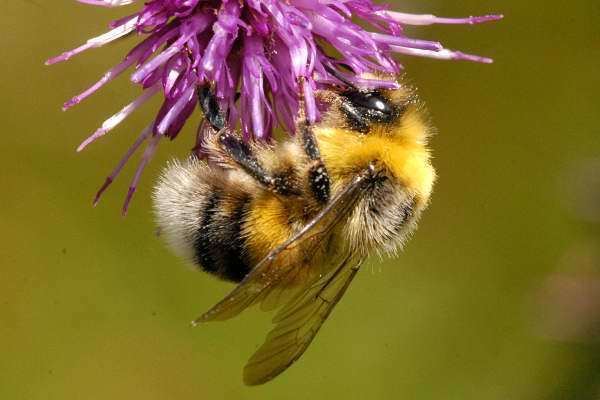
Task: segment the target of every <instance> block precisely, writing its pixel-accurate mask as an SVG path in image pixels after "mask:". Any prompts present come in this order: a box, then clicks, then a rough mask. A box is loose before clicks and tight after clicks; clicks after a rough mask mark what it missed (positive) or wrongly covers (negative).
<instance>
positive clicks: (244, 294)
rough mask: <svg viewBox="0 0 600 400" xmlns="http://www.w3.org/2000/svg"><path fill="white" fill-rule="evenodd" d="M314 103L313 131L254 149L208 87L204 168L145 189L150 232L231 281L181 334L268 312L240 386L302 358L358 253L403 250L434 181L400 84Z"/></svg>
mask: <svg viewBox="0 0 600 400" xmlns="http://www.w3.org/2000/svg"><path fill="white" fill-rule="evenodd" d="M378 79H381V78H380V77H378ZM386 79H388V80H393V81H395V80H396V79H395V78H392V77H389V78H386ZM316 96H317V100H318V101H319V102H320V103H321V104H324V105H326V108H327V109H326V111H325V112H324V114H323V115H322V118H321V120H320V121H319V122H317V123H316V124H309V123H307V122H306V121H305V120H303V119H302V118H299V121H298V123H297V133H296V134H295V136H294V137H291V138H290V139H288V140H285V141H281V142H279V143H277V144H265V143H255V142H253V143H248V142H246V141H244V140H243V139H242V137H241V136H240V134H239V133H237V132H235V131H234V130H233V129H231V128H230V127H228V126H226V124H225V118H224V115H223V113H222V112H221V110H219V107H218V104H217V101H216V99H215V97H214V96H213V95H212V94H211V91H210V90H209V89H207V88H204V89H201V90H199V97H200V105H201V108H202V110H203V112H204V115H205V119H206V121H208V123H210V124H211V125H212V128H213V129H212V134H210V135H208V137H207V138H206V139H205V149H206V152H207V158H206V159H198V158H196V157H192V158H190V159H188V160H187V161H185V162H183V163H182V162H178V161H174V162H171V163H170V164H169V165H168V166H167V167H166V168H165V170H164V172H163V173H162V176H161V178H160V180H159V183H158V184H157V186H156V188H155V191H154V196H153V197H154V208H155V213H156V217H157V221H158V225H159V227H160V229H161V232H162V233H163V235H164V236H165V237H166V240H167V241H168V242H169V244H170V245H171V246H172V248H173V249H174V250H175V251H176V253H178V254H179V255H180V256H182V257H184V258H186V259H187V260H190V261H192V262H193V263H194V264H196V265H197V266H198V267H199V268H200V269H201V270H203V271H206V272H208V273H210V274H213V275H215V276H217V277H219V278H221V279H223V280H226V281H230V282H234V283H236V284H237V286H236V287H235V288H234V289H233V291H231V292H230V293H229V294H228V295H227V296H226V297H225V298H224V299H223V300H221V301H220V302H219V303H217V304H216V305H215V306H214V307H212V308H211V309H210V310H208V311H207V312H206V313H204V314H203V315H202V316H200V317H199V318H198V319H196V320H195V321H194V324H199V323H204V322H207V321H214V320H226V319H229V318H232V317H234V316H236V315H238V314H239V313H240V312H242V311H243V310H245V309H246V308H248V307H250V306H253V305H256V304H260V306H261V308H262V309H263V310H267V311H268V310H275V309H277V312H276V314H275V316H274V318H273V323H274V327H273V328H272V330H271V331H270V332H269V334H268V335H267V337H266V340H265V342H264V344H263V345H262V346H261V347H260V348H259V349H258V350H257V351H256V353H255V354H254V355H253V356H252V357H251V358H250V360H249V361H248V363H247V365H246V366H245V368H244V382H245V383H246V384H248V385H257V384H262V383H265V382H267V381H269V380H271V379H273V378H274V377H276V376H277V375H279V374H280V373H282V372H283V371H284V370H286V369H287V368H288V367H289V366H290V365H291V364H292V363H294V362H295V361H296V360H298V359H299V358H300V357H301V356H302V354H303V353H304V351H305V350H306V348H307V347H308V346H309V344H310V343H311V342H312V340H313V339H314V337H315V335H316V334H317V332H318V331H319V329H320V328H321V325H322V324H323V323H324V321H325V320H326V319H327V317H328V316H329V314H330V313H331V311H332V310H333V308H334V307H335V305H336V304H337V303H338V301H339V300H340V299H341V297H342V296H343V295H344V293H345V291H346V289H347V288H348V286H349V285H350V283H351V281H352V280H353V279H354V277H355V276H356V274H357V272H358V271H359V268H360V265H361V263H362V262H363V260H364V259H365V258H366V257H367V256H368V255H369V254H372V253H379V254H382V255H383V254H388V253H396V252H397V250H399V249H400V248H401V247H402V245H403V243H404V242H405V241H406V239H407V238H408V237H409V236H410V234H411V232H413V230H414V229H415V227H416V222H417V220H418V219H419V216H420V215H421V212H422V211H423V210H424V209H425V208H426V206H427V204H428V202H429V198H430V195H431V191H432V187H433V183H434V181H435V171H434V168H433V167H432V165H431V162H430V158H431V155H430V151H429V150H428V147H427V140H428V137H429V135H430V133H431V131H432V129H431V127H430V125H429V124H428V122H427V117H426V115H425V112H424V109H423V107H422V104H421V102H420V101H419V100H418V98H417V96H416V94H415V93H414V91H413V90H411V89H410V88H409V87H408V86H406V85H404V84H401V83H398V86H397V88H396V89H390V90H387V89H386V90H368V89H360V88H357V87H348V86H345V87H344V88H341V87H340V88H333V89H328V90H321V91H319V92H317V94H316ZM300 114H301V115H302V114H303V113H302V112H301V113H300Z"/></svg>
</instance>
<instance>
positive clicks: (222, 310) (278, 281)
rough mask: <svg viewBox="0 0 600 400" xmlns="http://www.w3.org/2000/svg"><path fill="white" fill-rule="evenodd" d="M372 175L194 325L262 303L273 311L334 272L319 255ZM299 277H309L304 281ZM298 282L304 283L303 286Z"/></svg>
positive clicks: (358, 180) (364, 175)
mask: <svg viewBox="0 0 600 400" xmlns="http://www.w3.org/2000/svg"><path fill="white" fill-rule="evenodd" d="M370 175H371V171H370V170H369V169H366V170H364V171H362V172H361V173H359V174H357V175H356V176H355V177H354V178H353V179H352V180H351V181H350V182H349V183H348V184H347V185H346V186H345V187H344V188H343V189H341V190H340V191H339V192H338V193H337V194H336V196H335V197H334V198H333V199H332V200H331V201H330V202H329V203H328V204H327V205H326V206H325V207H324V208H323V210H321V211H320V212H319V214H317V216H315V218H313V219H312V220H311V221H310V222H309V223H308V224H306V225H305V226H304V227H303V228H302V229H301V230H300V231H298V232H297V233H296V234H295V235H293V236H292V237H291V238H289V239H288V240H287V241H285V242H284V243H283V244H281V245H280V246H278V247H276V248H275V249H273V250H272V251H271V252H270V253H269V254H268V255H267V256H266V257H265V258H264V259H263V260H262V261H260V262H259V263H258V264H257V265H256V266H255V267H254V268H253V269H252V271H250V273H248V275H246V277H245V278H244V279H243V280H242V281H241V282H240V284H239V285H238V286H237V287H236V288H235V289H234V290H233V291H231V292H230V293H229V294H228V295H227V296H226V297H225V298H224V299H223V300H221V301H220V302H219V303H217V304H216V305H215V306H213V307H212V308H211V309H210V310H208V311H207V312H206V313H204V314H203V315H202V316H200V317H199V318H197V319H196V320H195V321H194V323H195V324H197V323H201V322H206V321H212V320H225V319H229V318H232V317H234V316H236V315H238V314H239V313H240V312H242V311H243V310H244V309H246V308H247V307H249V306H251V305H253V304H256V303H258V302H263V303H264V304H265V307H266V308H267V309H273V308H275V307H277V306H279V305H281V304H283V303H284V301H285V300H287V299H289V295H290V294H294V293H302V292H303V291H304V290H305V288H306V287H311V286H312V285H313V284H314V283H315V281H316V280H318V279H320V277H321V276H323V275H325V274H326V273H327V272H328V271H330V270H331V269H332V268H335V266H336V265H328V264H322V263H319V262H317V261H318V260H317V258H318V257H317V254H320V252H322V251H326V250H327V248H326V247H324V246H328V243H329V240H328V239H329V238H330V235H329V234H330V232H331V231H332V230H333V229H334V228H335V227H336V226H337V225H338V224H339V222H340V221H342V220H343V219H344V217H345V216H347V215H348V213H349V212H350V211H351V210H352V209H353V208H354V205H355V204H356V202H357V201H358V200H359V199H360V196H361V195H362V193H363V190H362V189H363V188H364V186H365V185H366V184H367V183H368V180H369V177H370ZM297 246H300V247H299V248H300V249H302V250H303V254H304V256H303V257H298V256H297V253H295V252H293V251H291V250H292V249H294V248H296V247H297ZM275 267H276V268H275ZM300 274H306V275H307V276H305V277H301V276H300ZM299 282H303V283H304V286H303V285H299Z"/></svg>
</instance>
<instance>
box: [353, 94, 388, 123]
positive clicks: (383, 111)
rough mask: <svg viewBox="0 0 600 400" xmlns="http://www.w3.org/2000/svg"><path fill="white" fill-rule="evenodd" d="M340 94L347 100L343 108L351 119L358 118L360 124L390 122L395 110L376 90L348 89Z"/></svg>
mask: <svg viewBox="0 0 600 400" xmlns="http://www.w3.org/2000/svg"><path fill="white" fill-rule="evenodd" d="M342 96H343V97H344V98H345V99H346V101H347V106H345V107H344V108H345V109H346V111H347V114H348V113H349V114H352V115H349V117H350V118H352V119H359V120H360V123H361V124H362V125H365V124H368V123H370V122H391V121H392V120H393V119H394V118H395V116H396V111H395V109H394V107H393V105H392V104H390V102H389V101H388V100H387V99H386V98H385V97H384V96H383V95H382V94H381V93H380V92H378V91H370V92H361V91H358V90H352V91H348V92H346V93H343V94H342Z"/></svg>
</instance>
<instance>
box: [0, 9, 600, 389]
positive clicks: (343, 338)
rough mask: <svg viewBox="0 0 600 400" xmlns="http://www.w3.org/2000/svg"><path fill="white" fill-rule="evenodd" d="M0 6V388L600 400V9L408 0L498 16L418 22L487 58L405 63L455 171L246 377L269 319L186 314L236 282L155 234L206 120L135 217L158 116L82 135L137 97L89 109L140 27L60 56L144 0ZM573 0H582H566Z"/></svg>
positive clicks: (125, 93) (104, 98)
mask: <svg viewBox="0 0 600 400" xmlns="http://www.w3.org/2000/svg"><path fill="white" fill-rule="evenodd" d="M2 3H3V12H2V14H1V15H0V30H1V34H0V47H1V48H2V49H3V54H4V56H3V57H2V62H1V63H0V93H1V94H2V97H1V98H0V104H1V107H0V109H1V110H2V111H1V114H2V118H1V120H0V121H1V122H0V124H1V126H2V130H3V134H2V139H3V143H2V147H1V151H2V165H3V166H2V171H1V172H0V188H1V190H2V196H0V213H1V214H0V221H1V226H2V228H3V229H2V230H1V233H0V240H1V241H2V245H1V246H0V262H1V265H2V270H1V273H0V398H1V399H11V400H12V399H87V400H91V399H269V398H285V399H307V398H311V399H363V398H377V399H387V398H405V399H419V400H420V399H444V400H449V399H461V400H462V399H477V400H489V399H498V400H506V399H511V400H513V399H527V400H531V399H568V400H571V399H573V400H586V399H599V398H600V345H599V343H600V341H599V339H600V284H599V283H598V282H600V254H599V252H600V178H599V177H600V118H599V117H598V109H599V108H598V107H599V105H600V74H599V73H598V72H599V67H600V24H599V23H598V21H599V20H600V19H599V17H600V3H598V2H597V1H595V0H580V1H576V2H569V3H567V2H561V1H541V0H534V1H519V0H511V1H499V0H496V1H476V0H468V1H465V0H463V1H458V0H450V1H441V0H437V1H433V0H429V1H425V0H423V1H416V0H412V1H396V2H394V3H396V4H395V8H396V9H398V10H401V11H406V12H416V13H435V14H437V15H441V16H463V15H470V14H472V15H475V14H486V13H488V12H501V13H504V14H505V16H506V18H505V20H504V21H502V22H499V23H492V24H485V25H480V26H472V27H471V26H432V27H418V28H413V29H410V33H411V34H412V35H413V36H417V37H423V38H430V39H441V40H442V41H443V42H444V43H445V44H446V45H447V46H449V47H451V48H460V49H462V50H465V51H470V52H474V53H477V54H482V55H487V56H491V57H493V58H494V59H495V60H496V62H495V64H493V65H489V66H488V65H478V64H471V63H464V62H442V61H432V60H426V59H415V58H404V59H403V62H404V63H405V65H406V67H407V71H408V75H409V77H410V80H411V81H412V82H413V83H414V84H415V85H416V86H418V87H419V88H420V93H421V95H422V97H423V98H424V100H425V101H426V102H427V104H428V106H429V109H430V111H431V114H432V116H433V119H434V121H435V124H436V126H437V127H438V129H439V135H437V136H435V138H434V139H433V142H432V146H433V148H434V151H435V160H434V162H435V166H436V168H437V170H438V172H439V181H438V184H437V187H436V191H435V194H434V197H433V201H432V204H431V207H430V209H429V210H428V211H427V212H426V214H425V216H424V218H423V220H422V223H421V225H420V229H419V230H418V232H417V234H416V235H415V237H414V238H413V240H412V241H411V242H410V243H409V245H408V246H407V248H406V250H405V251H404V253H403V254H402V255H401V256H400V257H399V258H397V259H394V260H386V261H384V262H380V261H379V260H377V259H375V258H373V259H371V260H369V262H368V264H367V265H366V268H364V269H363V271H362V273H361V274H360V276H359V278H358V279H357V280H356V281H355V282H354V284H353V286H352V288H351V290H350V291H349V292H348V294H347V295H346V296H345V298H344V300H343V301H342V302H341V304H340V306H339V307H338V308H337V309H336V311H335V312H334V313H333V315H332V317H331V318H330V320H329V322H328V323H327V324H326V325H325V329H324V330H323V331H322V332H321V333H320V334H319V336H318V338H317V339H316V341H315V343H314V344H313V345H312V346H311V347H310V348H309V350H308V351H307V353H306V354H305V356H304V357H303V358H302V360H301V361H300V362H298V363H297V364H296V365H294V366H293V367H292V368H291V369H290V370H288V371H287V372H286V373H285V374H284V375H282V376H281V377H279V378H278V379H276V380H275V381H273V382H272V383H270V384H267V385H265V386H262V387H257V388H247V387H244V386H243V385H242V383H241V369H242V367H243V365H244V363H245V361H246V360H247V358H248V357H249V356H250V355H251V354H252V352H253V351H254V350H255V348H256V347H257V346H258V345H259V344H260V343H262V340H263V337H264V334H265V333H266V332H267V330H268V329H269V318H268V315H263V314H261V313H260V312H258V311H254V310H253V311H250V312H247V313H245V314H243V315H242V316H241V317H240V318H237V319H235V320H232V321H229V322H226V323H215V324H210V325H207V326H203V327H201V328H196V329H192V328H190V326H189V321H190V320H191V319H192V318H193V317H196V316H197V315H198V314H199V313H200V312H202V311H204V310H206V309H207V308H208V307H209V306H211V305H212V304H213V303H215V301H217V300H218V299H220V298H221V296H223V295H224V294H225V293H226V292H227V291H229V289H230V287H229V286H228V285H227V284H224V283H221V282H218V281H216V280H214V279H211V278H210V277H209V276H206V275H203V274H200V273H197V272H194V271H191V270H189V269H187V268H186V267H185V266H184V265H183V263H182V262H181V261H180V260H178V259H176V258H175V256H173V255H172V254H171V253H169V252H168V250H167V249H166V247H165V246H163V244H162V243H161V241H160V239H159V238H157V237H156V235H155V231H154V229H155V228H154V225H153V221H152V214H151V209H150V190H151V187H152V184H153V182H154V180H155V178H156V176H157V174H158V172H159V170H160V168H161V167H162V166H163V165H164V163H165V161H166V160H167V159H169V158H172V157H184V156H185V155H186V154H187V151H188V149H189V148H190V146H191V144H192V141H193V133H194V129H195V125H196V122H197V120H198V117H197V116H196V118H195V119H194V120H193V121H192V122H191V123H190V124H188V126H187V128H186V130H185V131H184V132H183V133H182V134H181V137H180V138H179V139H178V140H177V141H175V142H173V143H163V145H162V146H161V148H160V150H159V154H158V156H157V157H156V158H155V160H154V161H153V162H152V164H151V166H150V167H149V169H148V170H147V172H146V173H145V175H144V178H143V181H142V184H141V187H140V189H139V191H138V193H137V194H136V197H135V199H134V202H133V205H132V208H131V210H130V213H129V215H128V216H127V217H126V218H122V217H121V215H120V207H121V203H122V200H123V197H124V194H125V192H126V188H127V184H128V180H129V178H130V177H131V175H132V173H133V168H134V164H133V163H132V164H130V165H129V166H128V168H127V169H126V170H125V171H124V174H123V175H122V177H121V179H120V180H119V181H117V182H116V183H115V185H114V186H113V187H112V188H111V189H110V191H109V192H108V193H107V194H106V196H105V197H104V199H103V201H102V202H101V204H100V205H99V206H98V207H97V208H95V209H94V208H92V207H91V205H90V202H91V198H92V195H93V193H94V192H95V190H96V189H97V187H98V186H99V185H100V184H101V183H102V182H103V180H104V178H105V176H106V174H107V173H108V172H109V171H110V170H111V169H112V168H113V166H114V164H115V163H116V161H117V160H118V158H119V157H120V156H121V154H122V153H123V152H124V151H125V149H126V147H127V146H129V144H130V143H131V142H132V141H133V139H134V137H135V136H136V135H137V133H138V132H139V131H140V129H141V128H142V127H143V126H145V123H146V121H148V120H149V119H150V118H151V117H152V115H153V114H154V112H155V111H156V109H157V106H158V105H157V103H156V102H155V103H153V104H148V105H146V106H145V107H144V108H143V109H142V110H140V111H139V112H137V113H136V114H134V115H133V116H132V117H131V118H129V119H128V120H127V121H126V122H125V123H123V124H122V126H120V127H119V128H118V129H116V130H115V131H113V132H111V133H110V134H109V135H108V136H107V137H105V138H103V139H102V140H100V141H98V142H97V143H95V144H94V145H92V146H90V147H89V148H88V149H86V150H85V151H84V152H83V153H82V154H76V153H75V151H74V150H75V147H76V146H77V144H79V143H80V141H81V140H82V139H83V138H85V137H86V136H87V135H88V134H89V133H90V132H92V131H93V130H94V129H96V127H97V126H98V125H99V124H100V123H101V122H102V121H103V120H104V119H105V118H106V117H107V116H109V115H110V114H112V113H113V112H115V111H116V110H118V109H119V108H120V107H121V106H122V105H124V104H125V103H127V102H128V101H129V99H130V98H132V96H134V95H135V94H136V93H137V88H133V87H132V86H131V85H130V84H129V83H128V80H127V78H125V77H124V78H122V79H120V80H118V81H116V82H114V83H112V84H110V85H108V86H107V87H105V88H104V89H103V90H102V91H101V92H100V93H98V94H96V95H95V96H93V97H92V98H90V99H88V100H87V101H86V102H85V103H83V104H81V105H79V106H77V107H75V108H74V109H73V110H71V111H69V112H67V113H62V112H61V111H60V106H61V105H62V103H63V101H64V100H66V99H68V98H70V97H71V96H72V95H73V94H75V93H78V92H79V91H80V90H82V89H83V88H85V87H87V86H88V85H89V84H90V83H92V82H93V81H95V80H96V79H97V77H98V76H100V75H101V73H103V72H104V71H105V70H106V69H108V68H109V67H110V66H112V65H113V64H114V63H115V62H117V60H119V59H120V58H121V56H122V55H123V54H124V52H125V51H126V50H127V49H128V48H130V47H131V46H132V45H133V43H135V39H129V40H125V41H122V42H119V43H117V44H115V45H112V46H108V47H106V48H103V49H98V50H92V51H89V52H87V53H85V54H83V55H81V56H78V57H76V58H74V59H72V60H71V61H69V62H67V63H63V64H59V65H56V66H53V67H45V66H44V65H43V62H44V60H45V59H46V58H48V57H50V56H53V55H56V54H59V53H60V52H62V51H63V50H64V49H67V48H72V47H75V46H76V45H79V44H80V43H82V42H83V41H84V40H85V39H86V38H88V37H90V36H92V35H96V34H99V33H101V32H103V31H104V29H105V26H106V23H107V22H108V21H109V20H111V19H114V18H116V17H118V16H121V15H124V13H125V12H127V11H132V10H133V9H135V7H136V6H133V7H132V6H129V7H126V8H121V9H103V8H97V7H90V6H86V5H81V4H78V3H76V2H75V1H60V2H59V1H56V2H49V1H45V0H11V1H4V2H2ZM567 4H568V5H567Z"/></svg>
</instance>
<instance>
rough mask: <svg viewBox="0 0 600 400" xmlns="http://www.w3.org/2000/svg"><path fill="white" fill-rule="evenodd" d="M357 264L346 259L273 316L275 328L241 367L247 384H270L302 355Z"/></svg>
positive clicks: (340, 294)
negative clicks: (269, 382)
mask: <svg viewBox="0 0 600 400" xmlns="http://www.w3.org/2000/svg"><path fill="white" fill-rule="evenodd" d="M361 262H362V260H357V259H356V258H355V257H352V256H350V255H348V256H346V257H345V258H344V259H343V260H342V262H341V263H340V265H339V266H338V267H337V268H336V269H334V270H332V271H330V273H329V274H327V275H325V276H324V277H322V278H321V279H320V280H318V281H317V282H316V283H315V284H313V285H312V286H310V287H308V288H307V289H306V290H305V291H304V292H302V293H300V294H299V295H298V296H297V297H296V298H294V299H293V300H292V301H290V302H289V303H288V304H286V305H285V306H284V307H283V308H282V309H281V310H280V311H279V312H278V313H277V314H276V315H275V318H274V319H273V322H274V323H275V324H276V325H275V327H274V328H273V330H271V332H269V334H268V335H267V338H266V339H265V343H263V345H262V346H261V347H260V348H259V349H258V350H257V351H256V353H254V355H253V356H252V357H251V358H250V360H249V361H248V363H247V364H246V366H245V367H244V382H245V383H246V384H247V385H260V384H262V383H265V382H268V381H270V380H271V379H273V378H275V377H276V376H277V375H279V374H280V373H282V372H283V371H285V370H286V369H287V368H288V367H289V366H290V365H292V364H293V363H294V361H296V360H297V359H298V358H300V356H302V354H303V353H304V351H305V350H306V349H307V348H308V346H309V345H310V343H311V342H312V340H313V339H314V337H315V335H316V334H317V332H318V331H319V329H320V328H321V325H323V323H324V322H325V320H326V319H327V317H328V316H329V314H330V313H331V311H332V310H333V308H334V307H335V305H336V304H337V303H338V301H339V300H340V299H341V298H342V296H343V295H344V293H345V291H346V289H347V288H348V286H349V285H350V282H351V281H352V279H353V278H354V276H355V275H356V273H357V272H358V269H359V267H360V264H361Z"/></svg>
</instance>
